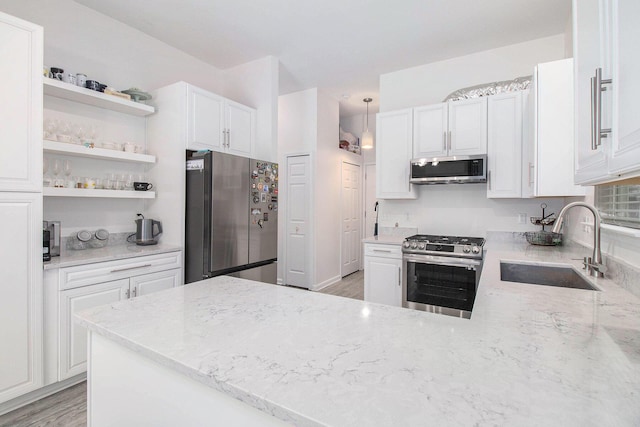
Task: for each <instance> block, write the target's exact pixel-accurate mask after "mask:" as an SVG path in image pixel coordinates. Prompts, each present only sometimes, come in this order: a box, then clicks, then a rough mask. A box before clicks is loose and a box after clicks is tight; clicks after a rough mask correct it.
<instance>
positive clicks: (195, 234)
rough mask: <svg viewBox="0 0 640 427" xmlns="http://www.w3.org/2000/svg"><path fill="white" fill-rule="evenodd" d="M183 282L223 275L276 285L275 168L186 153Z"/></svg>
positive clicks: (233, 158)
mask: <svg viewBox="0 0 640 427" xmlns="http://www.w3.org/2000/svg"><path fill="white" fill-rule="evenodd" d="M186 186H187V191H186V230H185V241H186V245H185V246H186V247H185V266H186V268H185V283H191V282H195V281H198V280H202V279H206V278H209V277H214V276H220V275H224V274H229V275H234V276H237V277H243V278H249V279H254V280H260V281H263V282H267V283H276V264H275V263H276V261H277V257H278V212H277V210H278V165H277V164H276V163H272V162H266V161H261V160H256V159H247V158H244V157H238V156H234V155H231V154H225V153H217V152H210V151H203V152H201V151H188V152H187V179H186Z"/></svg>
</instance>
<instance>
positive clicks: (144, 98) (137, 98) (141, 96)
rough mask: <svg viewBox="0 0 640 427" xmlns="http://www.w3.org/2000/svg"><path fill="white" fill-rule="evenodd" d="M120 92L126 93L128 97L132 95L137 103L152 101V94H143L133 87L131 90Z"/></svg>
mask: <svg viewBox="0 0 640 427" xmlns="http://www.w3.org/2000/svg"><path fill="white" fill-rule="evenodd" d="M120 92H122V93H126V94H127V95H130V96H131V99H133V100H134V101H135V102H143V101H148V100H150V99H151V94H149V93H147V92H143V91H141V90H140V89H138V88H137V87H132V88H130V89H126V90H121V91H120Z"/></svg>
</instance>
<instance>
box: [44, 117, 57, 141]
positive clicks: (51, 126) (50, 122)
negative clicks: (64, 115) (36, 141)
mask: <svg viewBox="0 0 640 427" xmlns="http://www.w3.org/2000/svg"><path fill="white" fill-rule="evenodd" d="M43 127H44V139H48V140H50V141H55V140H56V130H57V123H56V120H54V119H45V121H44V126H43Z"/></svg>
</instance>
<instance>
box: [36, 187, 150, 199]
mask: <svg viewBox="0 0 640 427" xmlns="http://www.w3.org/2000/svg"><path fill="white" fill-rule="evenodd" d="M42 195H43V196H45V197H99V198H105V199H108V198H111V199H155V198H156V192H155V191H128V190H89V189H85V188H54V187H44V188H43V189H42Z"/></svg>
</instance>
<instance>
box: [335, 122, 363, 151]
mask: <svg viewBox="0 0 640 427" xmlns="http://www.w3.org/2000/svg"><path fill="white" fill-rule="evenodd" d="M339 134H340V142H339V144H338V148H340V149H342V150H347V151H350V152H352V153H356V154H360V140H359V139H358V138H356V137H355V136H354V135H353V134H352V133H351V132H345V131H344V130H342V126H340V128H339Z"/></svg>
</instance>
